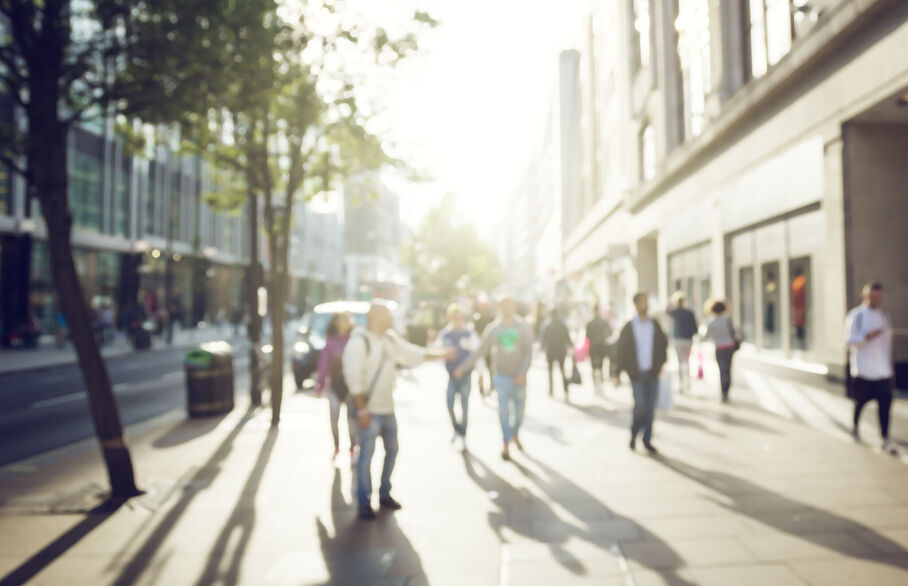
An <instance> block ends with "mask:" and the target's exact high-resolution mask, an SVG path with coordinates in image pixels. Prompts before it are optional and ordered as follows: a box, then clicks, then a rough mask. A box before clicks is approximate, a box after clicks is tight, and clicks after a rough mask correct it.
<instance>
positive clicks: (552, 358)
mask: <svg viewBox="0 0 908 586" xmlns="http://www.w3.org/2000/svg"><path fill="white" fill-rule="evenodd" d="M563 316H564V311H563V310H555V311H552V317H550V318H549V320H548V321H547V322H546V324H545V326H544V327H543V328H542V339H541V340H540V342H541V344H542V349H543V350H544V351H545V359H546V362H547V363H548V372H549V396H551V395H554V393H555V389H554V381H553V380H552V379H553V377H552V369H553V368H554V367H555V364H557V365H558V370H559V372H560V373H561V388H562V390H563V391H564V398H565V399H567V398H568V388H569V386H570V381H569V379H568V378H567V376H566V375H565V373H564V359H565V357H566V356H567V353H568V352H569V351H571V350H573V348H574V343H573V342H572V341H571V333H570V331H568V327H567V324H565V323H564V317H563Z"/></svg>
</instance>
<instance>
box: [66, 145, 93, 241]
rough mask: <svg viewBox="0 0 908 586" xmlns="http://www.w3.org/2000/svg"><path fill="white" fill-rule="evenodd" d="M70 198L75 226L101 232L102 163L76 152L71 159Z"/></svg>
mask: <svg viewBox="0 0 908 586" xmlns="http://www.w3.org/2000/svg"><path fill="white" fill-rule="evenodd" d="M69 167H70V171H69V198H70V209H71V210H72V216H73V225H74V226H75V227H77V228H83V229H86V230H95V231H100V230H101V161H99V160H98V159H97V158H96V157H93V156H91V155H87V154H85V153H83V152H81V151H78V150H74V151H72V153H71V157H70V164H69Z"/></svg>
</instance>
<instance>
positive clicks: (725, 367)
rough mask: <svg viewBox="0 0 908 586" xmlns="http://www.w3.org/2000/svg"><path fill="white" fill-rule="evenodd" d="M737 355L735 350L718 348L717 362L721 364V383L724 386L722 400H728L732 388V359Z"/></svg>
mask: <svg viewBox="0 0 908 586" xmlns="http://www.w3.org/2000/svg"><path fill="white" fill-rule="evenodd" d="M734 355H735V349H734V348H716V362H718V363H719V382H720V383H721V385H722V398H723V399H727V398H728V389H729V388H731V359H732V357H733V356H734Z"/></svg>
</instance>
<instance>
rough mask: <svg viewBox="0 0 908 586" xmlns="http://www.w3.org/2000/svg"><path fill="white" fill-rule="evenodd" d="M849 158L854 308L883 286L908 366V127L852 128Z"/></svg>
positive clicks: (847, 137) (898, 349)
mask: <svg viewBox="0 0 908 586" xmlns="http://www.w3.org/2000/svg"><path fill="white" fill-rule="evenodd" d="M844 157H845V206H846V207H845V232H846V240H847V246H846V251H847V252H846V266H847V269H846V273H847V278H846V283H847V295H848V305H849V306H854V305H856V304H857V303H859V299H860V297H859V296H860V290H861V287H862V286H863V284H864V283H866V282H867V281H870V280H879V281H881V282H882V283H883V287H884V289H885V301H884V304H885V309H886V311H888V312H889V314H890V316H891V317H892V321H893V326H894V327H895V328H896V338H895V358H896V360H900V361H908V303H906V300H908V259H906V257H905V251H906V250H908V230H906V224H908V164H906V163H908V124H876V123H873V124H868V123H851V124H848V125H847V126H846V127H845V131H844Z"/></svg>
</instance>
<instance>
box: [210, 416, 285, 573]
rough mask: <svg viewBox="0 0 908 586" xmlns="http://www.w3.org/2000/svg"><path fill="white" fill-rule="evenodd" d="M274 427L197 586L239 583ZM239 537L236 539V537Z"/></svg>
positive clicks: (269, 432) (269, 431)
mask: <svg viewBox="0 0 908 586" xmlns="http://www.w3.org/2000/svg"><path fill="white" fill-rule="evenodd" d="M277 433H278V428H277V427H271V428H269V429H268V435H267V436H266V437H265V441H264V443H263V444H262V449H261V450H260V451H259V455H258V457H257V458H256V460H255V466H253V467H252V472H250V473H249V479H248V480H246V484H245V485H244V486H243V490H242V491H241V492H240V498H239V500H237V502H236V505H234V507H233V512H232V513H231V514H230V518H229V519H228V520H227V522H226V523H225V524H224V528H223V529H221V533H220V534H219V535H218V538H217V540H216V541H215V542H214V546H212V548H211V553H210V554H209V555H208V563H207V564H206V566H205V570H204V571H203V572H202V575H201V576H199V579H198V581H197V582H196V583H197V584H200V585H201V584H218V583H223V584H237V583H239V581H240V566H241V565H242V563H243V554H244V553H245V552H246V548H247V547H248V546H249V540H250V538H251V537H252V531H253V529H254V528H255V495H256V493H258V490H259V486H260V485H261V483H262V477H263V476H264V475H265V468H266V467H267V466H268V461H269V460H270V459H271V453H272V452H273V451H274V444H275V442H276V441H277ZM237 533H238V534H239V537H238V538H236V537H235V535H236V534H237ZM232 539H236V545H234V547H233V548H232V551H231V552H230V556H231V557H230V560H229V564H228V565H227V567H226V568H225V569H224V570H223V571H221V569H220V568H221V562H222V561H223V558H224V556H225V555H226V554H227V553H228V545H229V543H228V542H230V541H231V540H232Z"/></svg>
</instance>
